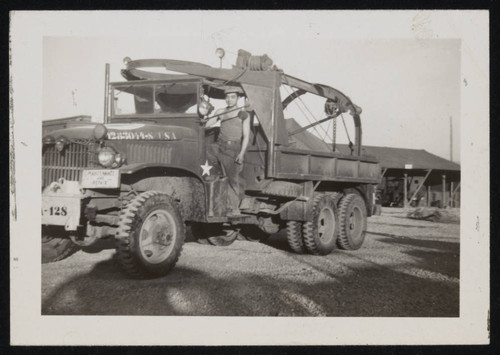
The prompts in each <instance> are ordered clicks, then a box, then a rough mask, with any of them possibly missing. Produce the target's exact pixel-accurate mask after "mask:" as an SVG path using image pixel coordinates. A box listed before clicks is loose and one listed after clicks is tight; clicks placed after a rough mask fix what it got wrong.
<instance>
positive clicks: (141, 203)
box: [116, 191, 185, 278]
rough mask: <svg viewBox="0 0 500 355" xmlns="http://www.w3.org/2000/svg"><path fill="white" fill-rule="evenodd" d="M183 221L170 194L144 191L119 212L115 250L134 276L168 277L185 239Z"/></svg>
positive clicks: (124, 265) (124, 267)
mask: <svg viewBox="0 0 500 355" xmlns="http://www.w3.org/2000/svg"><path fill="white" fill-rule="evenodd" d="M184 228H185V227H184V222H183V221H182V218H181V215H180V213H179V211H178V208H177V206H176V203H175V201H174V200H173V199H172V198H171V197H170V196H168V195H166V194H164V193H161V192H157V191H148V192H143V193H141V194H139V195H138V196H136V197H135V198H134V199H132V200H131V201H130V202H129V203H128V205H127V207H126V208H124V209H123V210H122V212H121V213H120V222H119V226H118V231H117V236H116V238H117V246H116V251H117V254H118V259H119V261H120V263H121V265H122V267H123V269H124V271H125V272H126V273H127V274H129V275H130V276H132V277H137V278H151V277H159V276H164V275H166V274H167V273H168V272H169V271H170V270H171V269H172V268H173V267H174V266H175V264H176V263H177V260H178V259H179V256H180V254H181V250H182V245H183V244H184V239H185V230H184Z"/></svg>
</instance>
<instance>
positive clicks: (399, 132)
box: [42, 14, 461, 162]
mask: <svg viewBox="0 0 500 355" xmlns="http://www.w3.org/2000/svg"><path fill="white" fill-rule="evenodd" d="M184 17H186V14H182V16H177V17H172V16H170V15H168V14H167V15H164V17H163V18H164V19H165V21H166V22H165V23H166V24H163V26H164V27H163V28H162V30H163V31H159V32H156V31H147V33H150V34H151V35H144V34H141V33H138V34H136V35H132V36H121V35H120V34H119V33H116V31H114V32H113V33H112V34H107V33H106V35H104V33H103V35H102V36H85V37H82V36H69V35H65V36H61V35H58V36H45V37H44V39H43V51H42V53H43V66H42V68H43V76H42V77H43V83H42V86H43V115H42V119H43V120H49V119H55V118H61V117H68V116H74V115H90V116H92V119H93V120H94V121H96V122H102V116H103V107H104V68H105V63H109V64H110V66H111V71H110V80H111V81H122V80H123V78H122V77H121V75H120V69H122V68H124V65H123V58H124V57H126V56H128V57H130V58H132V59H144V58H169V59H182V60H189V61H196V62H201V63H205V64H209V65H212V66H215V67H217V66H219V59H218V58H217V57H216V56H215V49H216V48H218V47H222V48H224V49H225V51H226V56H225V57H224V59H223V63H222V66H223V67H224V68H230V67H231V66H232V65H233V64H234V63H235V60H236V53H237V51H238V49H240V48H241V49H245V50H247V51H249V52H251V53H252V54H254V55H261V54H267V55H268V56H269V57H270V58H271V59H272V60H273V61H274V64H276V65H277V66H278V67H279V68H280V69H283V70H284V71H285V73H287V74H290V75H292V76H296V77H298V78H301V79H304V80H307V81H310V82H318V83H323V84H326V85H329V86H332V87H334V88H337V89H339V90H341V91H342V92H344V93H345V94H346V95H347V96H349V97H350V98H351V100H352V101H353V102H354V103H355V104H357V105H358V106H360V107H361V108H362V109H363V113H362V115H361V118H362V124H363V144H365V145H376V146H391V147H401V148H413V149H425V150H427V151H429V152H431V153H433V154H436V155H438V156H441V157H444V158H447V159H449V158H450V117H451V120H452V129H453V160H454V161H456V162H459V161H460V86H461V75H460V59H461V58H460V53H461V42H460V40H459V39H435V38H432V39H428V38H419V37H416V38H414V39H398V38H369V39H366V38H359V39H357V38H355V39H343V38H342V36H339V33H338V31H337V32H334V29H336V26H335V25H334V23H333V24H332V23H331V22H332V21H330V20H331V19H330V18H328V17H325V16H315V17H308V16H304V18H301V17H296V16H295V17H294V18H292V19H291V20H288V21H286V20H284V21H281V22H280V23H278V22H277V21H276V19H275V17H274V18H273V17H268V16H262V18H260V19H259V21H257V22H256V18H255V17H249V16H246V15H241V14H238V15H237V16H221V15H219V16H217V17H215V16H212V14H206V15H205V16H194V18H192V19H191V20H192V22H191V23H190V24H189V26H188V25H186V22H185V21H184V22H183V20H185V18H184ZM214 18H215V19H217V20H218V21H213V19H214ZM167 20H168V21H167ZM165 29H168V31H165ZM143 32H144V31H143ZM68 34H70V32H69V33H68ZM424 37H425V36H424ZM306 103H307V102H306ZM312 112H313V113H314V114H315V115H317V117H320V115H321V114H322V107H319V106H318V107H315V108H313V109H312ZM298 120H299V121H300V118H298ZM347 122H348V129H349V131H350V132H351V133H350V135H351V137H352V136H353V135H354V133H353V130H352V123H351V122H352V120H350V117H349V116H348V117H346V123H347ZM302 123H304V121H302ZM338 125H339V124H338ZM337 130H338V131H340V130H343V128H342V127H341V126H340V127H339V126H337ZM311 133H315V131H314V130H311ZM339 141H340V142H343V141H342V138H339Z"/></svg>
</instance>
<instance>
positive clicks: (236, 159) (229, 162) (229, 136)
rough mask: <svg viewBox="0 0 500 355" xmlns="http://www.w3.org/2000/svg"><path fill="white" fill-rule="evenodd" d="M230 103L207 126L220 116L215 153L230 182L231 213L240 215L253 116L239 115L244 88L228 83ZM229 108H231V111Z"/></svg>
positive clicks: (227, 91)
mask: <svg viewBox="0 0 500 355" xmlns="http://www.w3.org/2000/svg"><path fill="white" fill-rule="evenodd" d="M224 94H225V95H226V104H227V107H225V108H220V109H218V110H217V111H215V114H214V116H215V117H213V118H210V119H209V120H208V121H207V123H206V126H205V127H206V128H210V127H211V126H213V125H214V124H215V123H216V122H217V121H218V120H220V122H221V125H220V133H219V137H218V139H217V143H216V144H215V146H214V150H215V153H216V155H217V158H218V159H219V161H220V163H221V165H222V166H223V168H224V170H225V172H226V175H227V178H228V182H229V191H228V199H229V204H230V208H231V212H230V215H233V216H234V215H241V212H240V210H239V204H240V201H241V199H242V198H243V195H244V191H245V190H244V186H243V183H244V179H242V178H240V173H241V172H242V171H243V160H244V157H245V152H246V150H247V147H248V142H249V138H250V119H249V118H248V117H246V118H243V119H242V118H241V117H243V116H242V115H238V113H239V112H240V111H241V110H236V108H237V104H238V98H239V97H240V96H243V91H242V90H241V89H240V88H239V87H236V86H228V87H226V88H225V90H224ZM228 111H230V112H228Z"/></svg>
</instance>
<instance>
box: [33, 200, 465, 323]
mask: <svg viewBox="0 0 500 355" xmlns="http://www.w3.org/2000/svg"><path fill="white" fill-rule="evenodd" d="M368 220H369V222H368V233H367V236H366V241H365V244H364V245H363V247H362V248H361V249H360V250H357V251H341V250H335V251H334V252H333V253H332V254H330V255H328V256H312V255H297V254H293V253H291V252H289V251H288V248H287V244H286V238H285V235H284V234H283V233H280V234H277V235H274V236H272V237H271V238H270V239H269V240H268V241H266V242H265V243H256V242H248V241H239V240H238V241H236V242H235V243H233V244H232V245H230V246H227V247H214V246H208V245H201V244H198V243H193V242H192V243H186V244H185V245H184V249H183V252H182V255H181V258H180V259H179V262H178V264H177V266H176V267H175V269H174V270H173V271H172V272H171V273H170V274H169V275H167V276H165V277H163V278H160V279H155V280H132V279H128V278H127V276H125V275H124V274H123V273H122V272H121V270H120V267H119V265H118V263H117V261H116V259H115V258H114V250H113V249H106V247H108V248H110V247H112V246H110V245H107V246H106V245H104V249H103V250H94V251H90V250H89V251H87V252H84V251H79V252H78V253H76V254H74V255H73V256H71V257H69V258H68V259H66V260H63V261H60V262H57V263H51V264H45V265H43V266H42V314H45V315H48V314H59V315H60V314H74V315H105V314H109V315H193V316H194V315H196V316H368V317H372V316H377V317H458V316H459V255H460V244H459V227H460V226H459V224H456V223H455V224H445V223H435V222H427V221H419V220H411V219H407V218H404V215H403V213H402V210H401V209H386V208H384V209H383V212H382V215H381V216H374V217H371V218H369V219H368Z"/></svg>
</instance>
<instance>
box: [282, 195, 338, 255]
mask: <svg viewBox="0 0 500 355" xmlns="http://www.w3.org/2000/svg"><path fill="white" fill-rule="evenodd" d="M335 197H336V196H335V194H334V193H331V194H322V193H318V194H316V195H315V196H314V201H313V211H312V214H313V216H312V220H311V221H309V222H299V221H288V222H287V224H286V227H287V228H286V231H287V241H288V245H289V247H290V249H292V250H293V251H294V252H295V253H297V254H305V253H307V252H308V253H310V254H313V255H326V254H329V253H330V252H331V251H332V250H333V249H335V245H336V241H337V235H338V225H339V223H338V212H337V207H336V203H335V202H336V199H335Z"/></svg>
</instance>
